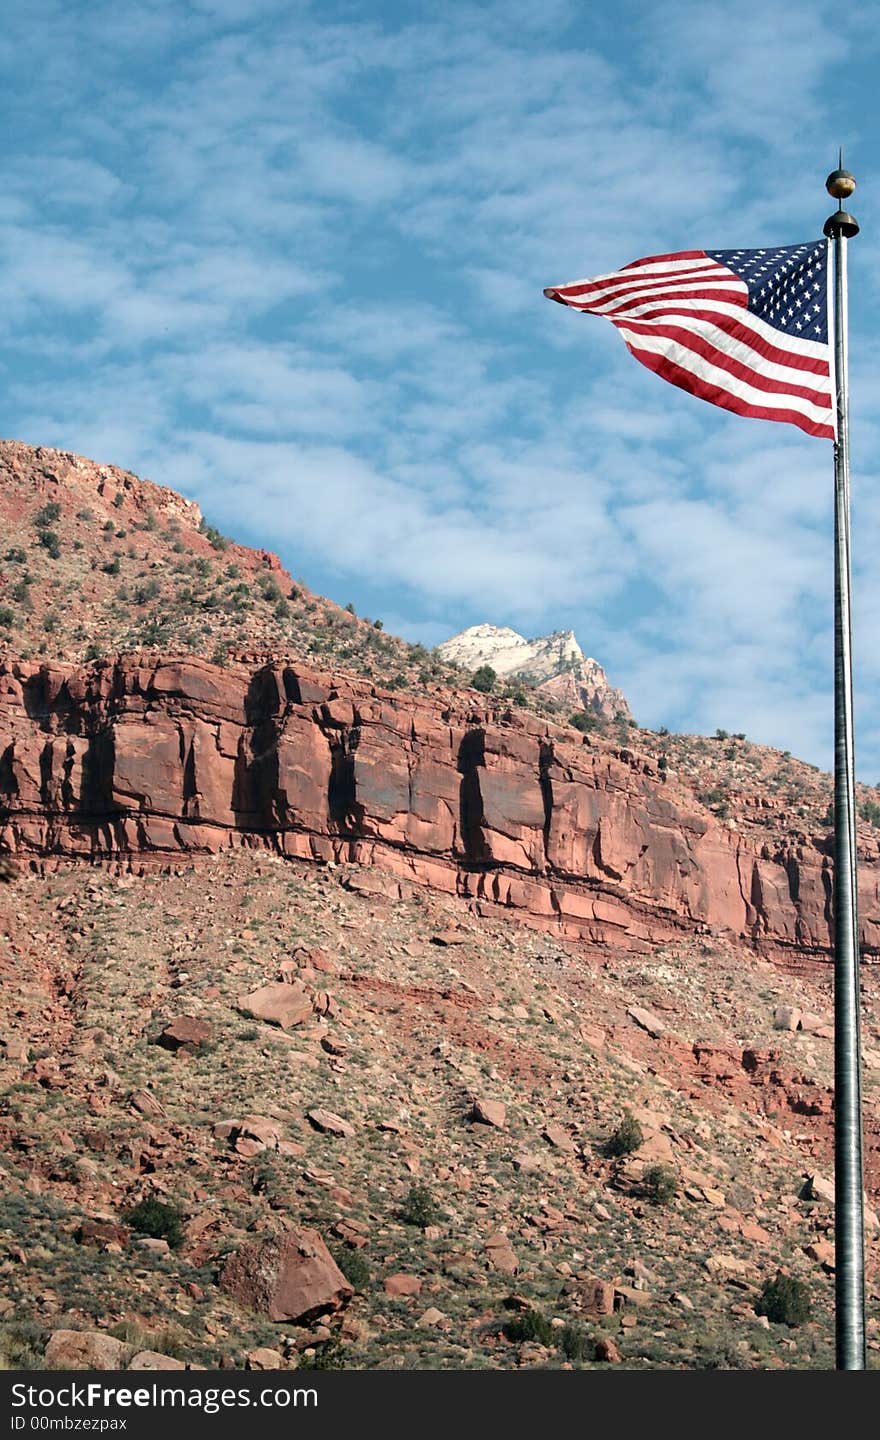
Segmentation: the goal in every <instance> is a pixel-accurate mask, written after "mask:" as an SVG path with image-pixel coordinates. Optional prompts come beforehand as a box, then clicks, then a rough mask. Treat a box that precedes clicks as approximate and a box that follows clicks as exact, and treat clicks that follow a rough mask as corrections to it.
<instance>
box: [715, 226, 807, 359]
mask: <svg viewBox="0 0 880 1440" xmlns="http://www.w3.org/2000/svg"><path fill="white" fill-rule="evenodd" d="M705 253H706V254H707V255H708V256H709V257H710V259H712V260H717V261H718V264H719V265H726V266H727V268H728V270H732V271H733V273H734V275H738V276H739V278H740V280H743V281H744V282H745V284H746V285H748V287H749V305H748V308H749V310H750V311H751V313H752V314H753V315H757V316H758V317H759V319H761V320H763V321H765V323H766V324H767V325H772V326H773V328H774V329H775V330H781V331H783V333H784V334H786V335H797V336H800V338H801V339H802V340H813V341H815V342H816V343H817V344H820V345H826V344H827V343H828V265H827V250H826V242H825V241H824V240H808V241H806V242H805V244H803V245H782V246H777V247H776V248H775V249H771V250H707V251H706V252H705Z"/></svg>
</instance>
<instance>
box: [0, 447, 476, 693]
mask: <svg viewBox="0 0 880 1440" xmlns="http://www.w3.org/2000/svg"><path fill="white" fill-rule="evenodd" d="M0 523H2V529H3V536H4V539H3V543H2V547H0V595H2V600H0V651H2V650H4V649H5V650H6V653H7V654H10V655H13V656H15V657H16V658H20V659H28V658H29V657H31V656H47V657H50V658H52V659H62V660H64V659H69V660H86V659H89V658H92V657H96V656H99V655H107V654H115V653H117V652H118V651H121V650H132V649H134V650H137V649H142V648H143V647H144V646H153V647H161V649H162V650H163V652H164V653H166V654H169V655H180V654H196V655H203V656H205V657H206V658H209V659H213V660H214V661H215V662H217V663H223V662H225V660H226V658H227V656H228V655H230V654H240V653H242V652H249V651H250V652H252V651H254V650H271V651H279V650H283V651H284V652H285V653H287V654H290V655H296V656H299V657H301V658H305V657H307V656H308V657H311V658H312V659H315V658H316V657H317V658H319V659H321V660H323V661H326V662H328V663H330V662H332V663H333V664H336V665H339V666H340V667H341V668H343V669H346V670H348V671H351V672H353V673H355V674H360V675H366V676H376V677H378V678H381V679H382V680H384V681H385V683H387V684H391V685H396V686H399V687H401V688H406V687H409V686H411V685H416V686H417V685H419V684H421V685H422V686H425V685H433V684H435V683H438V682H440V683H442V682H443V681H444V680H445V679H446V678H447V677H448V674H449V671H448V667H446V666H445V665H443V664H442V663H439V662H438V661H437V660H436V659H435V658H432V657H430V656H429V655H428V653H427V651H426V650H425V649H424V648H423V647H421V646H411V645H407V644H406V643H405V642H404V641H402V640H398V639H397V638H396V637H394V636H389V635H385V634H384V633H383V631H382V623H381V620H377V621H372V622H371V621H369V620H365V619H361V618H359V617H358V616H357V615H355V614H354V612H353V610H352V609H343V608H342V607H341V606H339V605H335V604H334V603H333V602H332V601H330V600H326V599H324V598H323V597H321V596H318V595H314V594H312V592H311V591H310V590H308V588H307V587H306V586H305V585H304V583H303V582H302V581H301V580H297V581H294V580H293V579H292V577H291V576H290V575H289V574H288V572H287V571H286V570H285V569H284V567H283V566H282V564H281V562H280V560H279V559H278V557H277V555H274V554H272V552H271V551H268V550H253V549H250V548H249V547H248V546H245V545H238V544H236V543H235V541H233V540H230V539H229V538H227V537H226V536H224V535H221V534H220V533H219V531H218V530H216V529H215V528H214V527H213V526H212V525H210V524H208V523H207V522H206V521H205V519H204V518H203V516H202V513H201V511H200V510H199V507H198V505H196V504H195V503H194V502H193V501H190V500H185V499H184V498H183V496H181V495H178V494H176V493H175V491H173V490H169V489H167V488H166V487H165V486H162V485H155V484H153V483H152V482H151V481H149V480H142V479H140V478H139V477H138V476H136V475H132V474H130V473H128V472H127V471H125V470H120V469H118V468H117V467H116V466H114V465H99V464H96V463H95V462H94V461H91V460H86V459H83V457H82V456H79V455H72V454H69V453H67V452H66V451H60V450H50V449H46V448H44V447H37V448H34V447H32V446H30V445H24V444H21V443H20V442H18V441H11V440H4V441H0Z"/></svg>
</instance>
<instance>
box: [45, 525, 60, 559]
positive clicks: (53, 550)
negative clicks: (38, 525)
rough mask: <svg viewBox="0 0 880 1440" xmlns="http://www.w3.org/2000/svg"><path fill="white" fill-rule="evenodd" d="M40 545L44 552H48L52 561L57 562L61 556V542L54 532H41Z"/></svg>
mask: <svg viewBox="0 0 880 1440" xmlns="http://www.w3.org/2000/svg"><path fill="white" fill-rule="evenodd" d="M40 544H41V545H42V547H43V549H44V550H48V552H49V554H50V555H51V556H52V559H53V560H57V559H58V556H59V555H60V554H61V541H60V539H59V537H58V534H57V532H56V531H55V530H41V531H40Z"/></svg>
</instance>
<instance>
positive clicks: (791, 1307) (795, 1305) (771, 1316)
mask: <svg viewBox="0 0 880 1440" xmlns="http://www.w3.org/2000/svg"><path fill="white" fill-rule="evenodd" d="M755 1313H756V1314H757V1315H766V1316H767V1319H768V1320H772V1321H773V1323H774V1324H776V1325H792V1326H794V1325H803V1323H804V1321H805V1320H809V1318H810V1313H811V1307H810V1292H809V1290H808V1289H807V1287H806V1285H805V1284H804V1282H803V1280H798V1279H796V1278H795V1276H794V1275H786V1274H785V1273H784V1271H782V1270H780V1271H779V1272H778V1274H777V1276H776V1279H775V1280H765V1281H764V1285H763V1288H762V1290H761V1294H760V1296H759V1298H758V1300H757V1302H756V1304H755Z"/></svg>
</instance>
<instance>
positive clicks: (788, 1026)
mask: <svg viewBox="0 0 880 1440" xmlns="http://www.w3.org/2000/svg"><path fill="white" fill-rule="evenodd" d="M802 1018H803V1011H802V1010H799V1009H798V1007H797V1006H796V1005H777V1007H776V1010H775V1011H774V1014H773V1028H774V1029H775V1030H797V1029H799V1028H800V1023H801V1019H802Z"/></svg>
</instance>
